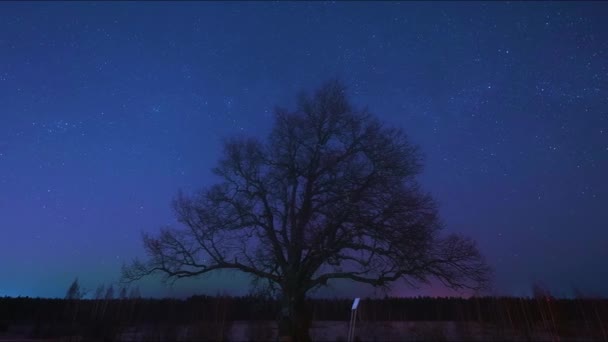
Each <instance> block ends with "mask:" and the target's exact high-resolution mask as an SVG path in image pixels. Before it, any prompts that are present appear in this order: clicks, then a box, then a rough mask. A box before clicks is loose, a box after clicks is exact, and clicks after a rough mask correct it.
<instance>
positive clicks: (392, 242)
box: [123, 81, 489, 341]
mask: <svg viewBox="0 0 608 342" xmlns="http://www.w3.org/2000/svg"><path fill="white" fill-rule="evenodd" d="M420 170H421V158H420V153H419V151H418V149H417V148H416V147H415V146H413V145H412V144H411V143H410V142H409V141H408V139H407V138H406V135H405V134H404V133H403V131H401V130H400V129H397V128H391V127H387V126H385V125H384V124H382V123H381V122H380V121H378V120H377V119H376V118H374V117H373V116H372V115H371V114H370V113H368V111H367V110H359V109H356V108H354V107H353V106H352V105H351V103H350V102H349V100H348V98H347V97H346V95H345V87H344V86H343V85H342V84H341V83H340V82H338V81H330V82H327V83H326V84H324V85H323V86H322V87H321V88H320V89H319V90H318V91H317V92H316V93H315V94H314V95H312V96H310V95H306V94H303V95H301V96H300V97H299V101H298V106H297V110H295V111H292V112H290V111H287V110H284V109H277V110H276V114H275V124H274V128H273V130H272V132H271V133H270V135H269V137H268V139H267V140H266V141H265V142H262V141H260V140H258V139H255V138H240V137H239V138H233V139H228V140H227V141H226V142H225V144H224V151H223V157H222V158H221V159H220V161H219V163H218V165H217V167H215V168H214V169H213V171H214V173H215V174H216V175H217V176H219V177H220V179H221V182H219V183H218V184H216V185H213V186H211V187H209V188H206V189H204V190H202V191H200V192H198V193H196V194H194V195H192V196H188V195H185V194H183V193H181V192H180V193H178V195H177V196H176V198H175V199H174V201H173V208H174V210H175V213H176V216H177V219H178V221H179V222H180V223H181V224H183V226H184V228H185V229H179V228H171V227H166V228H163V229H161V232H160V234H159V235H158V236H150V235H147V234H144V236H143V242H144V247H145V249H146V252H147V255H148V259H147V260H146V261H140V260H134V261H133V263H132V264H131V265H128V266H124V267H123V279H126V280H128V281H132V280H137V279H140V278H142V277H144V276H146V275H149V274H152V273H155V272H160V273H162V274H164V275H165V276H166V278H165V280H176V279H179V278H184V277H193V276H199V275H203V274H206V273H209V272H212V271H216V270H221V269H230V270H238V271H242V272H245V273H247V274H249V275H251V276H252V277H253V278H258V279H263V280H265V281H267V282H269V283H270V284H273V285H275V286H276V287H277V288H278V289H279V290H280V292H281V294H282V302H283V304H282V305H283V310H282V316H281V320H280V322H281V323H282V324H280V333H281V335H290V336H291V337H292V339H293V340H296V341H304V340H309V335H308V328H309V326H310V318H311V317H310V313H309V312H307V307H306V305H305V301H304V300H305V298H306V295H307V293H308V292H309V291H310V290H312V289H315V288H318V287H322V286H324V285H327V284H328V282H330V281H332V280H334V279H350V280H353V281H357V282H361V283H366V284H370V285H372V286H381V287H386V286H389V285H390V284H391V283H392V282H394V281H397V280H403V281H405V282H406V283H408V284H411V285H415V284H417V283H421V282H422V283H426V282H428V281H429V280H430V279H431V278H436V279H439V280H440V281H441V282H443V283H444V284H445V285H447V286H450V287H452V288H463V287H466V288H480V287H481V286H483V285H484V284H485V283H486V282H487V280H488V274H489V273H488V272H489V269H488V267H487V266H486V264H485V262H484V261H483V258H482V256H481V255H480V253H479V252H478V250H477V248H476V247H475V243H474V242H473V241H472V240H470V239H468V238H463V237H460V236H458V235H450V236H446V237H442V236H440V235H439V233H440V230H441V227H442V226H441V223H440V221H439V217H438V213H437V207H436V205H435V203H434V201H433V200H432V198H431V197H430V196H429V195H428V194H426V193H424V192H423V191H422V190H421V189H420V188H419V186H418V183H417V182H416V180H415V176H416V175H418V174H419V172H420Z"/></svg>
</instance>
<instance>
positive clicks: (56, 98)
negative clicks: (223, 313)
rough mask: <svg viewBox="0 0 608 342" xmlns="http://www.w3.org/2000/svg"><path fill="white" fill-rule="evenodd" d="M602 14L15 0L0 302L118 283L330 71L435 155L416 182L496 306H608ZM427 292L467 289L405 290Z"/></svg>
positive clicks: (3, 164) (228, 286)
mask: <svg viewBox="0 0 608 342" xmlns="http://www.w3.org/2000/svg"><path fill="white" fill-rule="evenodd" d="M606 17H608V4H606V3H601V2H593V3H584V2H576V3H567V2H541V3H527V2H515V3H499V2H488V3H484V2H472V3H456V2H448V3H438V2H427V3H414V2H405V3H399V2H387V3H377V2H375V3H366V2H352V3H325V2H311V3H305V2H286V3H274V2H247V3H238V2H218V3H199V2H177V3H165V2H150V3H143V2H132V3H120V2H107V3H94V2H63V3H62V2H32V3H27V2H24V3H22V2H18V3H17V2H4V1H3V2H0V233H1V234H0V296H2V295H11V296H16V295H29V296H63V295H64V294H65V290H66V289H67V287H68V285H69V283H70V282H71V281H72V280H73V279H74V277H76V276H78V277H79V279H80V281H81V283H82V285H83V286H84V287H86V288H89V289H91V288H94V287H96V286H97V285H98V284H101V283H106V284H108V283H110V282H112V281H116V280H117V279H118V276H119V270H120V266H121V264H122V263H123V262H125V261H129V260H131V259H132V258H134V257H136V256H143V248H142V245H141V241H140V232H142V231H148V232H155V231H157V230H158V228H159V227H160V226H162V225H165V224H172V223H173V222H174V219H173V216H172V213H171V209H170V206H169V202H170V200H171V198H172V197H173V196H174V195H175V193H176V191H177V190H178V189H179V188H182V189H184V190H185V191H193V190H196V189H198V188H200V187H202V186H204V185H209V184H212V183H213V181H214V179H213V176H212V175H211V172H210V168H211V167H213V166H214V164H215V161H216V159H217V158H218V156H219V151H220V144H221V139H222V138H223V137H228V136H231V135H235V134H244V135H254V136H259V137H263V136H264V135H265V134H266V133H267V132H268V131H269V128H270V126H271V123H272V120H271V119H272V111H273V108H274V107H275V105H280V106H284V107H292V105H293V103H294V98H295V95H296V94H297V93H298V92H299V91H300V90H307V89H308V90H310V89H314V88H315V87H317V86H318V85H320V84H321V83H322V82H323V81H325V80H326V79H327V78H329V77H340V78H342V79H343V80H344V81H345V82H346V83H347V85H348V86H349V92H350V94H351V97H352V100H353V102H355V103H356V104H358V105H361V106H363V105H367V106H368V107H369V109H370V110H371V111H372V112H373V113H375V114H376V115H378V116H379V117H380V118H381V119H382V120H384V121H386V122H387V123H389V124H393V125H398V126H401V127H403V128H404V129H405V130H406V132H408V134H409V135H410V137H411V139H412V140H413V141H414V142H415V143H416V144H419V145H420V146H421V148H422V150H423V152H424V154H425V156H426V167H425V170H424V172H423V174H422V176H421V182H422V184H423V186H424V188H425V189H427V190H428V191H429V192H431V193H432V194H433V195H434V197H435V198H436V199H437V201H438V202H439V204H440V208H441V214H442V217H443V220H444V222H445V224H446V229H447V230H448V231H457V232H461V233H465V234H468V235H470V236H472V237H474V238H475V239H476V240H477V241H478V244H479V247H480V249H481V250H482V252H483V253H484V254H485V255H486V257H487V259H488V261H489V262H490V263H491V264H492V265H493V267H494V268H495V273H496V274H495V290H494V293H498V294H507V295H527V294H529V289H530V287H531V284H532V283H533V282H535V281H541V282H543V283H545V284H547V286H549V288H551V289H552V290H553V291H554V292H555V293H556V294H561V295H568V294H570V293H571V289H572V288H573V287H578V288H580V289H581V290H582V291H583V292H587V293H593V294H601V295H608V292H607V289H608V287H607V286H606V284H607V283H608V267H606V266H605V263H606V260H608V229H607V228H608V227H607V222H608V210H607V209H606V208H608V206H607V203H608V182H607V181H606V174H608V172H607V170H608V92H607V91H608V21H606ZM247 284H248V283H247V280H246V279H245V278H244V277H241V276H235V275H232V274H230V273H223V274H220V275H218V276H213V277H211V278H206V279H202V280H197V281H187V282H184V283H177V284H175V285H174V287H173V288H166V287H163V286H162V285H160V284H159V283H158V281H157V279H149V280H146V281H143V282H141V283H140V287H141V292H142V294H143V295H145V296H151V295H155V296H156V295H188V294H191V293H194V292H198V293H210V294H215V293H217V292H222V291H227V292H230V293H234V294H241V293H245V292H246V285H247ZM332 291H333V292H332ZM365 291H368V289H366V288H362V287H359V286H354V285H342V284H339V285H336V286H335V289H334V290H329V291H328V292H326V293H327V294H334V293H337V294H340V295H345V294H348V295H354V294H356V293H359V294H360V293H363V292H365ZM365 293H367V292H365ZM429 293H430V294H452V292H449V291H446V290H444V289H441V288H438V287H435V288H434V289H432V290H428V289H425V290H409V289H407V288H405V287H404V286H402V285H397V286H395V289H394V290H393V292H392V294H395V295H417V294H429Z"/></svg>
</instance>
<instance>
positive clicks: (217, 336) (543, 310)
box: [0, 296, 608, 341]
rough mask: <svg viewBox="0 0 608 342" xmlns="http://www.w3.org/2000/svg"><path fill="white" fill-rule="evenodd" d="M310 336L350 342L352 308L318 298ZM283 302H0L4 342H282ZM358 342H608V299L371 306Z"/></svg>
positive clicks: (363, 310) (362, 315)
mask: <svg viewBox="0 0 608 342" xmlns="http://www.w3.org/2000/svg"><path fill="white" fill-rule="evenodd" d="M309 305H310V307H311V309H312V312H313V321H314V323H313V328H312V329H311V335H312V337H313V339H315V340H332V341H335V340H345V338H346V335H347V330H348V321H349V318H350V305H351V300H350V299H333V300H324V299H313V300H310V301H309ZM278 311H279V303H278V302H276V301H272V300H262V299H259V298H255V297H207V296H196V297H191V298H189V299H187V300H176V299H140V298H138V299H112V300H63V299H40V298H27V297H25V298H8V297H5V298H0V340H23V339H47V340H48V339H53V340H56V339H60V340H230V341H243V340H244V341H249V340H276V339H277V336H276V324H275V323H274V320H275V319H276V314H277V312H278ZM356 339H359V340H377V341H381V340H395V341H397V340H505V339H507V340H534V341H535V340H598V341H608V300H606V299H555V298H551V297H544V298H512V297H500V298H499V297H480V298H470V299H463V298H426V297H422V298H385V299H363V300H362V302H361V304H360V307H359V313H358V321H357V332H356Z"/></svg>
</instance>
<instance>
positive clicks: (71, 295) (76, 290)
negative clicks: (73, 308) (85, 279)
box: [65, 278, 84, 299]
mask: <svg viewBox="0 0 608 342" xmlns="http://www.w3.org/2000/svg"><path fill="white" fill-rule="evenodd" d="M82 297H84V291H82V290H81V289H80V285H79V284H78V278H76V279H74V281H73V282H72V284H71V285H70V287H69V288H68V291H67V292H66V294H65V299H81V298H82Z"/></svg>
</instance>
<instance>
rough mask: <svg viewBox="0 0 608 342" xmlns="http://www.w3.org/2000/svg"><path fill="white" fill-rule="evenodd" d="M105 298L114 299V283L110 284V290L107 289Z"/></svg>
mask: <svg viewBox="0 0 608 342" xmlns="http://www.w3.org/2000/svg"><path fill="white" fill-rule="evenodd" d="M105 299H106V300H108V299H109V300H111V299H114V285H110V286H108V290H107V291H106V295H105Z"/></svg>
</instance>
